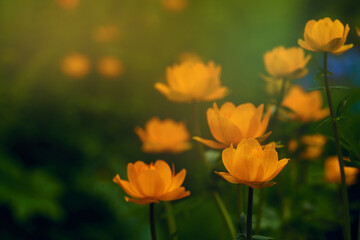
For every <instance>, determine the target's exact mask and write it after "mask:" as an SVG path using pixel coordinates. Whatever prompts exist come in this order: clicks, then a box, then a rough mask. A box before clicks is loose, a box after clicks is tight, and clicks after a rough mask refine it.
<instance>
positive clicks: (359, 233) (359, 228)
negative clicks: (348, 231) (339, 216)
mask: <svg viewBox="0 0 360 240" xmlns="http://www.w3.org/2000/svg"><path fill="white" fill-rule="evenodd" d="M358 240H360V208H359V217H358Z"/></svg>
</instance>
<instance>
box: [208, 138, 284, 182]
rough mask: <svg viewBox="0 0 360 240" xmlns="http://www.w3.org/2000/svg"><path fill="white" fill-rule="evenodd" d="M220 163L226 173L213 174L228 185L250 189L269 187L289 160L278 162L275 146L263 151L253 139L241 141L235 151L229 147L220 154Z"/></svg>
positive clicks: (268, 146)
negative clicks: (228, 183)
mask: <svg viewBox="0 0 360 240" xmlns="http://www.w3.org/2000/svg"><path fill="white" fill-rule="evenodd" d="M222 161H223V164H224V166H225V168H226V170H227V171H228V173H227V172H215V173H216V174H218V175H219V176H221V177H222V178H224V179H225V180H226V181H228V182H230V183H235V184H238V183H241V184H245V185H248V186H249V187H252V188H264V187H270V186H273V185H274V184H275V182H270V181H271V180H272V179H273V178H275V177H276V176H277V175H278V174H279V173H280V172H281V170H282V169H283V168H284V167H285V165H286V164H287V163H288V162H289V159H287V158H284V159H281V160H280V161H279V159H278V154H277V152H276V150H275V144H274V143H272V144H268V145H266V146H265V149H263V148H262V146H261V145H260V144H259V142H258V141H256V140H255V139H243V140H241V142H240V143H239V145H238V146H237V148H236V149H234V148H233V146H232V145H231V146H230V148H226V149H225V150H224V151H223V152H222Z"/></svg>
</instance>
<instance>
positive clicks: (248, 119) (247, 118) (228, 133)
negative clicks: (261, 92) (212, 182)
mask: <svg viewBox="0 0 360 240" xmlns="http://www.w3.org/2000/svg"><path fill="white" fill-rule="evenodd" d="M263 111H264V105H263V104H261V105H260V106H259V107H257V108H256V107H255V106H254V105H253V104H252V103H244V104H241V105H239V106H237V107H236V106H235V105H234V104H233V103H231V102H226V103H224V104H223V105H222V106H221V108H220V109H219V108H218V106H217V105H216V103H214V105H213V108H209V109H208V110H207V121H208V124H209V128H210V131H211V134H212V135H213V137H214V138H215V139H216V140H217V141H218V142H215V141H213V140H208V139H203V138H200V137H194V139H195V140H197V141H199V142H201V143H203V144H205V145H207V146H209V147H211V148H216V149H221V148H227V147H229V146H230V145H231V144H233V145H237V144H239V142H240V141H241V140H242V139H244V138H257V137H261V136H262V135H264V133H265V130H266V128H267V125H268V123H269V118H270V110H269V111H267V113H266V114H265V117H264V118H262V116H263Z"/></svg>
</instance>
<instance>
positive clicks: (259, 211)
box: [255, 188, 264, 234]
mask: <svg viewBox="0 0 360 240" xmlns="http://www.w3.org/2000/svg"><path fill="white" fill-rule="evenodd" d="M263 204H264V189H263V188H261V189H260V191H259V204H258V214H257V218H256V225H255V233H256V234H258V233H259V231H260V225H261V214H262V206H263Z"/></svg>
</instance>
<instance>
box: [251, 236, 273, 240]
mask: <svg viewBox="0 0 360 240" xmlns="http://www.w3.org/2000/svg"><path fill="white" fill-rule="evenodd" d="M252 239H258V240H267V239H274V238H273V237H266V236H261V235H253V236H252Z"/></svg>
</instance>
